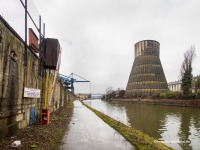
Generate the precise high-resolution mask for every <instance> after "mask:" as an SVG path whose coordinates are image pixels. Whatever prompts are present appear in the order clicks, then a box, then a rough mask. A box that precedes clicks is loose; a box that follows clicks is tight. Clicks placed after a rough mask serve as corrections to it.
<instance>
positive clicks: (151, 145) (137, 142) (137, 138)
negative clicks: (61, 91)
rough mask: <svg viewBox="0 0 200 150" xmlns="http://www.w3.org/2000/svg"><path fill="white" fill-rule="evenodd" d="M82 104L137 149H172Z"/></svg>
mask: <svg viewBox="0 0 200 150" xmlns="http://www.w3.org/2000/svg"><path fill="white" fill-rule="evenodd" d="M81 103H82V104H83V105H84V106H86V107H87V108H89V109H90V110H91V111H93V112H94V113H95V114H96V115H97V116H99V117H100V118H101V119H102V120H103V121H104V122H106V123H107V124H108V125H110V126H111V127H112V128H113V129H115V130H116V131H117V132H119V133H120V134H121V135H122V136H123V137H124V138H125V139H126V140H128V141H129V142H130V143H131V144H132V145H134V146H135V147H136V148H137V149H138V150H172V148H170V147H168V146H166V145H164V144H163V143H161V142H159V141H157V140H156V139H154V138H152V137H150V136H148V135H146V134H144V133H143V132H141V131H139V130H137V129H135V128H132V127H129V126H127V125H125V124H123V123H121V122H119V121H117V120H115V119H113V118H111V117H109V116H108V115H105V114H103V113H102V112H100V111H98V110H96V109H94V108H92V107H90V106H88V105H86V104H84V103H83V102H81Z"/></svg>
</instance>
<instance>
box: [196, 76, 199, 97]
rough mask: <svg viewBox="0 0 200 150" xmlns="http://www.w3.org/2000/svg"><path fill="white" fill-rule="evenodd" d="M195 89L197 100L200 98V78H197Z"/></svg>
mask: <svg viewBox="0 0 200 150" xmlns="http://www.w3.org/2000/svg"><path fill="white" fill-rule="evenodd" d="M195 88H196V89H195V94H196V98H200V76H198V77H197V81H196V85H195Z"/></svg>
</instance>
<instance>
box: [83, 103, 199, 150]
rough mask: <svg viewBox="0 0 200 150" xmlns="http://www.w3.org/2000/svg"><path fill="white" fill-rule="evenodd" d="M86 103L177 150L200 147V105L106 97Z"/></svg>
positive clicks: (195, 149) (197, 148) (192, 149)
mask: <svg viewBox="0 0 200 150" xmlns="http://www.w3.org/2000/svg"><path fill="white" fill-rule="evenodd" d="M84 103H86V104H88V105H89V106H91V107H93V108H95V109H97V110H99V111H101V112H103V113H105V114H107V115H109V116H111V117H112V118H115V119H116V120H119V121H121V122H122V123H124V124H126V125H128V126H132V127H135V128H136V129H139V130H141V131H143V132H144V133H145V134H147V135H149V136H151V137H154V138H155V139H157V140H158V141H161V142H163V143H164V144H166V145H168V146H170V147H172V148H174V149H176V150H199V149H200V108H189V107H176V106H163V105H150V104H137V103H131V102H120V101H117V102H116V101H115V102H107V101H102V100H85V101H84Z"/></svg>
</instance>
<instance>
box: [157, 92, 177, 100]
mask: <svg viewBox="0 0 200 150" xmlns="http://www.w3.org/2000/svg"><path fill="white" fill-rule="evenodd" d="M177 95H178V92H166V93H160V98H161V99H175V98H177Z"/></svg>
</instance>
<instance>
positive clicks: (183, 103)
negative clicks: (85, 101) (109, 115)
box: [106, 99, 200, 108]
mask: <svg viewBox="0 0 200 150" xmlns="http://www.w3.org/2000/svg"><path fill="white" fill-rule="evenodd" d="M106 101H121V102H130V103H140V104H153V105H167V106H180V107H197V108H200V100H193V99H192V100H175V99H109V100H106Z"/></svg>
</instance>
